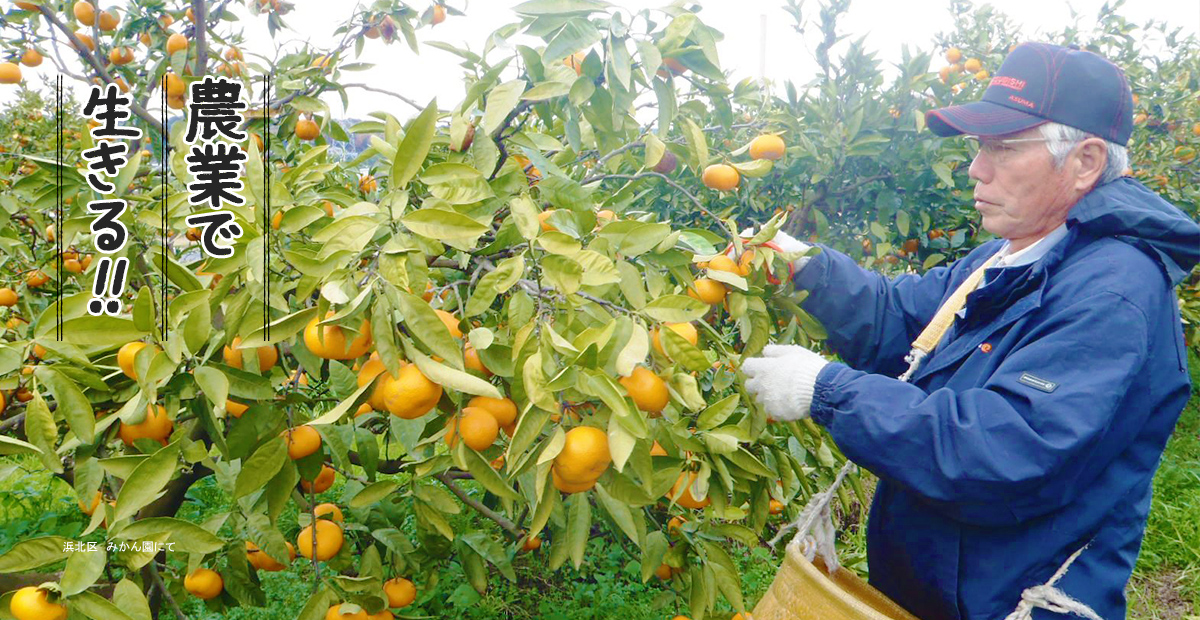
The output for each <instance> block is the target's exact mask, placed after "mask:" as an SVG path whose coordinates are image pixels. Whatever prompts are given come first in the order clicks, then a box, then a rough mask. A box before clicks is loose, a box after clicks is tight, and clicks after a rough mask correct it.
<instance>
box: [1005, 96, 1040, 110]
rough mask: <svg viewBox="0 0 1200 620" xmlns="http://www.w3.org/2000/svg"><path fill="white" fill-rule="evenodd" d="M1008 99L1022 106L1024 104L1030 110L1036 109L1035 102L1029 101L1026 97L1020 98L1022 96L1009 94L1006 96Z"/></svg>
mask: <svg viewBox="0 0 1200 620" xmlns="http://www.w3.org/2000/svg"><path fill="white" fill-rule="evenodd" d="M1008 100H1009V101H1012V102H1013V103H1016V104H1019V105H1023V106H1025V107H1027V108H1029V109H1030V110H1036V109H1037V106H1036V105H1035V104H1034V103H1033V102H1032V101H1030V100H1028V99H1022V98H1020V97H1018V96H1016V95H1009V96H1008Z"/></svg>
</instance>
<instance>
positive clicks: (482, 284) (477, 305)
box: [464, 254, 525, 317]
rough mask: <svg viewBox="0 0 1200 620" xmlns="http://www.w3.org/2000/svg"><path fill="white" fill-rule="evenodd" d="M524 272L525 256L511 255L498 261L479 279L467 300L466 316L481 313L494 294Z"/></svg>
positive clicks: (489, 304) (504, 288)
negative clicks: (498, 262) (492, 268)
mask: <svg viewBox="0 0 1200 620" xmlns="http://www.w3.org/2000/svg"><path fill="white" fill-rule="evenodd" d="M524 274H525V257H524V256H522V255H519V254H518V255H517V256H513V257H510V258H506V259H504V260H503V261H500V264H498V265H496V268H495V269H494V270H492V271H491V272H489V273H488V274H487V275H485V276H483V277H482V278H480V279H479V284H477V285H476V286H475V290H474V292H472V293H471V298H470V299H469V300H467V306H466V309H465V311H464V312H465V314H466V315H467V316H468V317H472V316H477V315H480V314H483V313H484V312H485V311H486V310H487V309H488V308H489V307H490V306H491V305H492V302H493V301H495V299H496V296H497V295H500V294H503V293H506V292H508V289H510V288H512V287H513V285H515V284H516V283H517V281H518V280H520V279H521V276H522V275H524Z"/></svg>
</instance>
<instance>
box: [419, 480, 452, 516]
mask: <svg viewBox="0 0 1200 620" xmlns="http://www.w3.org/2000/svg"><path fill="white" fill-rule="evenodd" d="M413 494H414V495H416V496H417V498H418V499H420V500H421V501H423V502H425V503H426V504H429V505H430V506H432V507H433V508H435V509H437V510H440V511H442V512H444V513H446V514H449V515H456V514H458V513H459V512H462V509H461V508H460V507H459V505H458V500H456V499H455V498H454V496H453V495H451V494H450V492H449V491H447V490H446V489H443V488H442V487H440V486H434V485H431V484H420V485H417V486H416V487H414V489H413Z"/></svg>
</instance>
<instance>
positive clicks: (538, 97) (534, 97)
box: [521, 82, 571, 101]
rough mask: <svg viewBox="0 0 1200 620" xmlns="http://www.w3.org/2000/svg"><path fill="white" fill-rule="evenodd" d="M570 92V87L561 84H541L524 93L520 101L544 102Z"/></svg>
mask: <svg viewBox="0 0 1200 620" xmlns="http://www.w3.org/2000/svg"><path fill="white" fill-rule="evenodd" d="M569 92H571V85H570V84H564V83H562V82H542V83H541V84H538V85H536V86H534V87H533V88H530V89H529V90H527V91H525V94H523V95H521V99H523V100H525V101H545V100H547V99H553V98H555V97H562V96H563V95H565V94H567V93H569Z"/></svg>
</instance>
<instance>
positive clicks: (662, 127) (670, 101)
mask: <svg viewBox="0 0 1200 620" xmlns="http://www.w3.org/2000/svg"><path fill="white" fill-rule="evenodd" d="M654 96H655V98H656V99H657V100H658V135H659V136H660V137H663V138H665V137H667V135H668V134H669V133H670V131H671V125H672V124H673V123H674V121H675V116H676V114H677V113H678V110H679V105H678V103H677V102H676V101H675V88H674V87H673V86H672V85H671V82H670V80H660V79H655V80H654Z"/></svg>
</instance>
